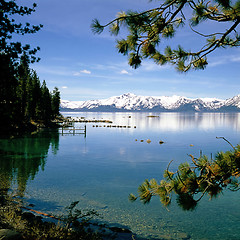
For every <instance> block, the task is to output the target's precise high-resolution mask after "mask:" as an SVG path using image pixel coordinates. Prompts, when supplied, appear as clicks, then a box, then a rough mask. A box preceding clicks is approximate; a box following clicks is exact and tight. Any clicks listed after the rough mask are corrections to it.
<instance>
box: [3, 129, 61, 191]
mask: <svg viewBox="0 0 240 240" xmlns="http://www.w3.org/2000/svg"><path fill="white" fill-rule="evenodd" d="M50 147H51V149H52V152H53V153H54V154H56V152H57V150H58V147H59V134H58V130H53V131H41V132H39V133H37V134H34V135H27V136H24V137H22V138H15V139H1V140H0V178H1V185H2V188H4V189H9V188H10V186H11V184H12V183H15V182H16V183H17V186H18V194H19V195H20V196H23V194H24V192H25V189H26V185H27V181H28V180H29V179H31V180H33V179H34V178H35V176H36V174H37V173H38V172H39V170H40V169H41V170H42V171H43V170H44V167H45V164H46V157H47V154H48V151H49V149H50Z"/></svg>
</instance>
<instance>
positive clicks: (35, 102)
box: [32, 71, 42, 120]
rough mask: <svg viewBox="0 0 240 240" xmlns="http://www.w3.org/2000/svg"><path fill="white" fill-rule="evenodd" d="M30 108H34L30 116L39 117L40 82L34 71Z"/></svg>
mask: <svg viewBox="0 0 240 240" xmlns="http://www.w3.org/2000/svg"><path fill="white" fill-rule="evenodd" d="M32 91H33V92H32V108H33V109H34V112H33V116H32V118H33V119H35V120H37V119H41V101H40V100H41V94H42V92H41V83H40V80H39V77H38V76H37V73H36V71H32Z"/></svg>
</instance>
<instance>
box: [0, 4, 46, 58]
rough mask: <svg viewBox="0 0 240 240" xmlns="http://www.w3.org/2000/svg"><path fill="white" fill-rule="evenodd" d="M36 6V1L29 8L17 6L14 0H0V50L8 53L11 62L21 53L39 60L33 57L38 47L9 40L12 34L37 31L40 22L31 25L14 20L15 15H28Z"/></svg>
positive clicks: (40, 26)
mask: <svg viewBox="0 0 240 240" xmlns="http://www.w3.org/2000/svg"><path fill="white" fill-rule="evenodd" d="M36 7H37V4H36V3H34V4H33V6H32V7H31V8H29V7H26V6H19V5H18V4H17V3H16V1H15V0H10V1H7V0H1V1H0V9H1V11H0V31H1V35H0V52H1V53H4V54H6V55H8V56H9V57H10V58H11V59H12V61H13V63H17V61H18V60H19V59H20V58H21V56H22V55H23V54H25V55H26V56H28V58H29V61H31V62H34V61H37V60H39V59H38V58H36V57H35V54H36V52H37V51H38V50H39V49H40V48H39V47H36V48H34V49H31V48H30V45H29V44H26V45H24V46H22V44H21V43H20V42H12V41H11V39H12V36H13V34H18V35H25V34H32V33H36V32H38V31H39V30H40V29H41V28H42V27H43V26H42V25H41V24H40V25H31V24H30V23H25V24H22V23H19V22H16V16H18V15H19V16H24V15H30V14H32V13H33V12H35V9H36Z"/></svg>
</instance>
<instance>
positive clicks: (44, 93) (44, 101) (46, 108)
mask: <svg viewBox="0 0 240 240" xmlns="http://www.w3.org/2000/svg"><path fill="white" fill-rule="evenodd" d="M51 100H52V99H51V94H50V92H49V89H48V88H47V85H46V82H45V80H44V81H43V84H42V86H41V119H42V120H43V121H44V122H49V121H50V120H51V119H52V101H51Z"/></svg>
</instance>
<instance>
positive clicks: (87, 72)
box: [81, 69, 91, 74]
mask: <svg viewBox="0 0 240 240" xmlns="http://www.w3.org/2000/svg"><path fill="white" fill-rule="evenodd" d="M81 73H85V74H91V72H90V71H88V70H86V69H85V70H82V71H81Z"/></svg>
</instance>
